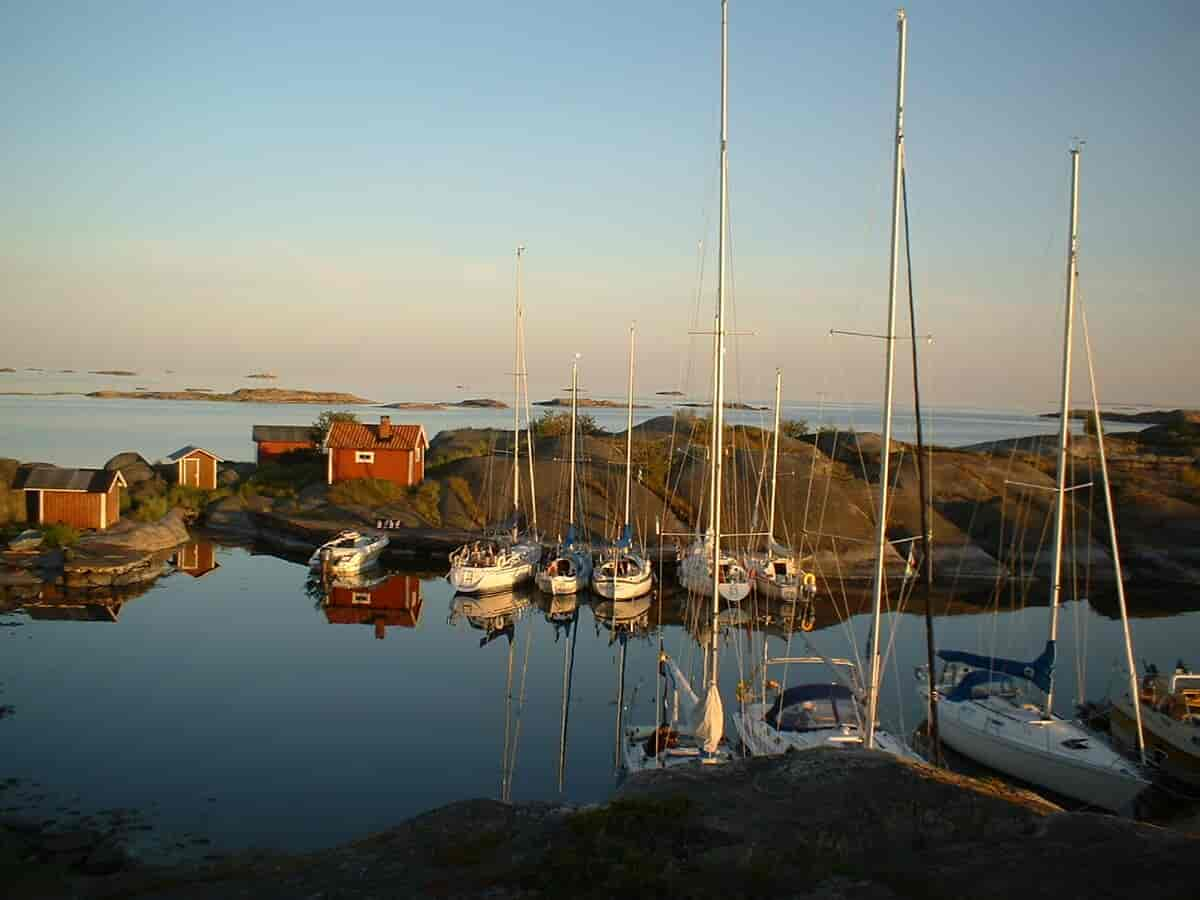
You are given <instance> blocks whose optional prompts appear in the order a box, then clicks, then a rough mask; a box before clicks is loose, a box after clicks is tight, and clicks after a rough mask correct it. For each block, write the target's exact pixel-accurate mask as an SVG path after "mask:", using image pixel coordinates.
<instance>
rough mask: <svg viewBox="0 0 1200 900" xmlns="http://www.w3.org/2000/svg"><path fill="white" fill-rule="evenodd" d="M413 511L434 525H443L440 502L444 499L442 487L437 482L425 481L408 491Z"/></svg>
mask: <svg viewBox="0 0 1200 900" xmlns="http://www.w3.org/2000/svg"><path fill="white" fill-rule="evenodd" d="M408 495H409V497H410V498H411V500H412V505H413V509H415V510H416V511H417V514H418V515H419V516H421V517H422V518H423V519H426V520H427V521H429V522H430V523H431V524H433V525H441V524H442V511H441V508H440V507H439V506H438V501H439V500H441V498H442V486H441V485H440V484H438V483H437V482H436V481H425V482H422V483H421V484H419V485H413V486H412V487H411V488H409V489H408Z"/></svg>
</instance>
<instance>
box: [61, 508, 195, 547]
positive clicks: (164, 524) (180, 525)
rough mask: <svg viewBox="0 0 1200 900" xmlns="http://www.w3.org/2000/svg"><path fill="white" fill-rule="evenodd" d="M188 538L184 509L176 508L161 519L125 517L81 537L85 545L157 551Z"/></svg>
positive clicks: (173, 545)
mask: <svg viewBox="0 0 1200 900" xmlns="http://www.w3.org/2000/svg"><path fill="white" fill-rule="evenodd" d="M187 539H188V530H187V523H186V521H185V519H184V512H183V510H181V509H173V510H171V511H170V512H168V513H167V514H166V515H165V516H163V517H162V518H161V519H159V520H158V521H157V522H137V521H134V520H132V519H122V520H121V521H120V522H118V523H117V524H116V525H114V526H112V527H111V528H109V529H107V530H105V531H96V532H92V533H91V534H88V535H87V536H86V537H84V538H82V539H81V540H80V542H79V543H80V546H81V547H94V548H104V547H112V548H120V549H123V550H136V551H140V552H142V553H153V552H154V551H156V550H167V549H170V548H171V547H175V546H178V545H179V544H182V543H184V542H185V541H186V540H187Z"/></svg>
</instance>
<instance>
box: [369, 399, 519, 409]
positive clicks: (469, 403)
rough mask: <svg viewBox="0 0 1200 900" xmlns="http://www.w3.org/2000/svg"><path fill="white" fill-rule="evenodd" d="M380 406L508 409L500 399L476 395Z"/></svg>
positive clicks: (387, 407)
mask: <svg viewBox="0 0 1200 900" xmlns="http://www.w3.org/2000/svg"><path fill="white" fill-rule="evenodd" d="M382 408H383V409H414V410H430V411H433V412H436V411H438V410H446V409H508V404H507V403H505V402H504V401H502V400H492V399H490V398H487V397H476V398H473V399H471V400H429V401H425V400H399V401H397V402H395V403H384V404H382Z"/></svg>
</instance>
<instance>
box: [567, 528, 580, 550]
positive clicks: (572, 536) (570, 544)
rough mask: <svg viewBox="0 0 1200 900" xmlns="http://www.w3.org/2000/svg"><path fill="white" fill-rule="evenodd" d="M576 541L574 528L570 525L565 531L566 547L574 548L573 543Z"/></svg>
mask: <svg viewBox="0 0 1200 900" xmlns="http://www.w3.org/2000/svg"><path fill="white" fill-rule="evenodd" d="M577 540H579V538H578V536H577V535H576V534H575V526H574V524H572V525H571V526H570V527H569V528H568V529H567V540H566V546H568V547H574V546H575V542H576V541H577Z"/></svg>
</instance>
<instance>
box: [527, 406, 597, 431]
mask: <svg viewBox="0 0 1200 900" xmlns="http://www.w3.org/2000/svg"><path fill="white" fill-rule="evenodd" d="M575 426H576V427H577V428H578V429H579V433H580V434H607V432H606V431H605V430H604V429H603V428H601V427H600V426H599V425H597V424H596V419H595V417H594V416H590V415H588V414H587V413H577V414H576V416H575ZM570 433H571V414H570V413H565V412H553V411H552V410H549V409H547V410H545V411H544V412H543V413H542V414H541V415H540V416H538V418H537V421H535V422H534V423H533V434H534V437H539V438H550V437H561V436H563V435H567V434H570Z"/></svg>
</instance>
